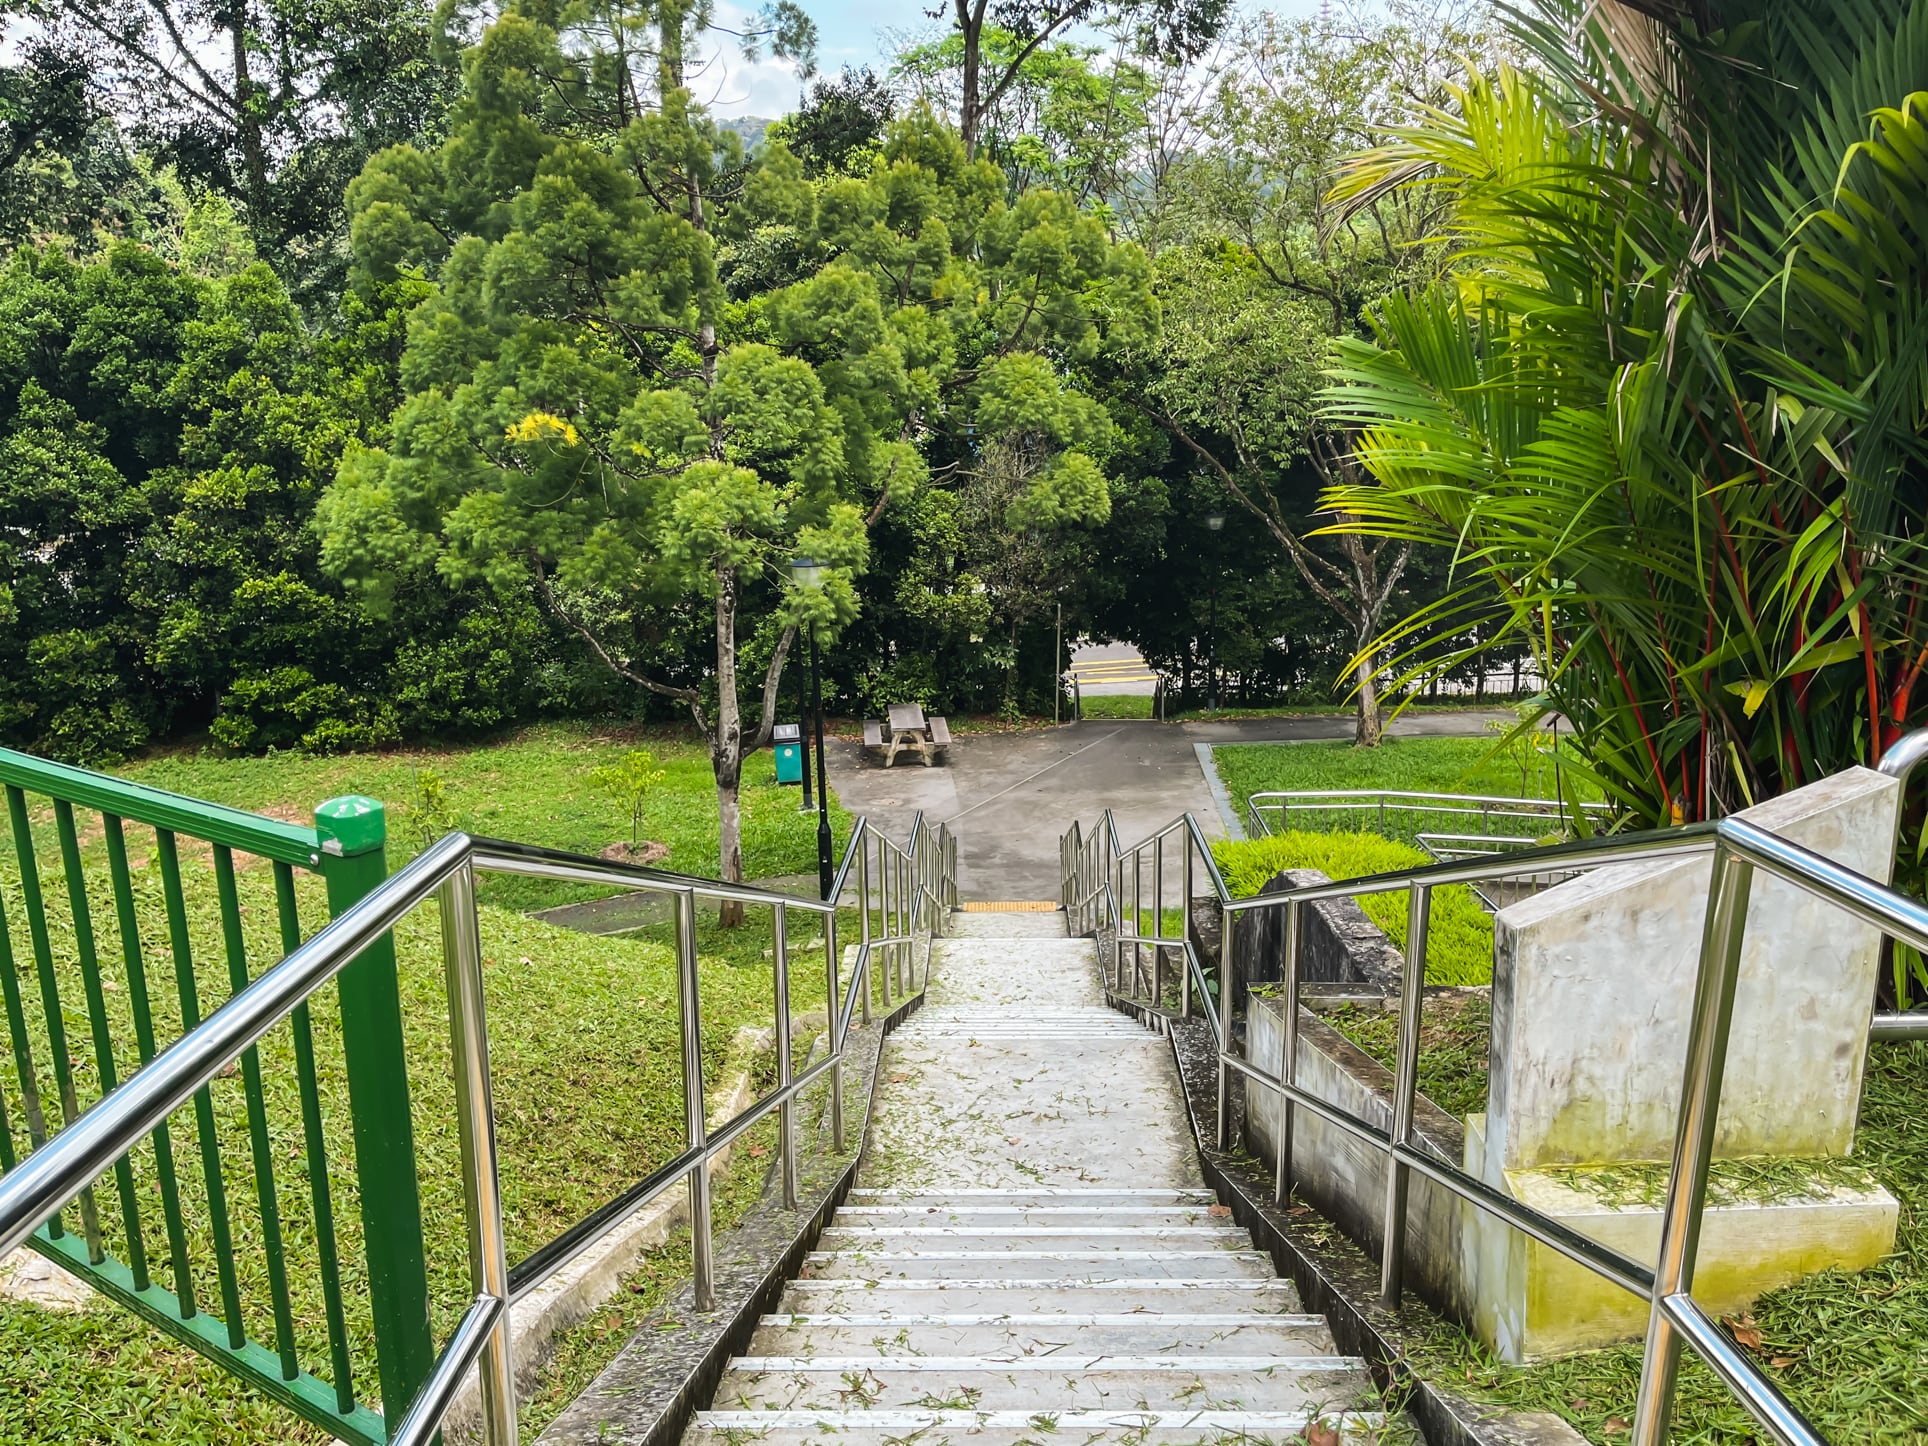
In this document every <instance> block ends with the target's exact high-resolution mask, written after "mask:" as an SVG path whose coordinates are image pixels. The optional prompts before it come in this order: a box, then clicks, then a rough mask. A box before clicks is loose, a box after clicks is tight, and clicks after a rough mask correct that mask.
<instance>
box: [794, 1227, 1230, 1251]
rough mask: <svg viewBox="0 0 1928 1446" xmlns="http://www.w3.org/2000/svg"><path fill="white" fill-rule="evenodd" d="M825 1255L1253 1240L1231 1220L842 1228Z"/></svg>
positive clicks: (827, 1239)
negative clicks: (831, 1252) (1173, 1222)
mask: <svg viewBox="0 0 1928 1446" xmlns="http://www.w3.org/2000/svg"><path fill="white" fill-rule="evenodd" d="M818 1243H819V1248H820V1249H822V1250H824V1251H858V1252H863V1251H870V1250H978V1251H984V1252H987V1253H989V1252H996V1253H997V1254H1000V1255H1006V1254H1010V1253H1012V1252H1020V1253H1022V1252H1028V1251H1053V1252H1055V1251H1061V1250H1077V1249H1083V1250H1085V1251H1087V1252H1089V1253H1092V1254H1108V1253H1110V1252H1112V1251H1152V1252H1157V1251H1161V1250H1164V1249H1166V1248H1167V1247H1171V1248H1175V1249H1179V1250H1250V1249H1251V1248H1252V1237H1251V1236H1250V1235H1249V1234H1248V1233H1246V1232H1245V1231H1243V1230H1241V1229H1239V1228H1238V1227H1237V1226H1236V1225H1234V1224H1232V1223H1231V1221H1229V1220H1228V1221H1226V1222H1225V1223H1224V1224H1223V1225H1222V1226H1221V1225H1219V1224H1216V1223H1213V1224H1209V1225H1205V1224H1201V1225H1151V1226H1139V1225H1131V1226H1092V1225H978V1224H976V1223H972V1224H968V1225H868V1224H866V1225H844V1224H841V1223H839V1224H836V1225H833V1226H831V1227H830V1228H829V1229H828V1230H826V1231H824V1232H823V1237H822V1239H821V1240H820V1241H819V1242H818Z"/></svg>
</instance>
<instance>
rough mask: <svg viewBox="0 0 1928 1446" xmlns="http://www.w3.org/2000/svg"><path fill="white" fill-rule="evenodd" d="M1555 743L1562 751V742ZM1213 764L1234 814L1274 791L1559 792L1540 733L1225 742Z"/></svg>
mask: <svg viewBox="0 0 1928 1446" xmlns="http://www.w3.org/2000/svg"><path fill="white" fill-rule="evenodd" d="M1561 744H1562V751H1563V752H1564V749H1565V747H1566V746H1567V740H1566V739H1565V738H1564V737H1562V739H1561ZM1212 762H1213V763H1214V764H1215V765H1216V766H1217V768H1218V776H1219V778H1220V779H1221V780H1222V781H1223V782H1224V784H1225V791H1226V793H1227V794H1228V795H1229V796H1230V797H1231V799H1232V802H1233V804H1234V805H1235V806H1236V807H1237V808H1238V809H1239V810H1240V812H1241V813H1243V811H1244V809H1245V801H1246V799H1248V798H1250V797H1251V796H1252V795H1253V794H1255V793H1262V792H1266V791H1269V790H1275V789H1342V788H1385V789H1398V790H1403V791H1409V792H1414V793H1483V794H1492V795H1495V796H1499V797H1505V798H1553V797H1555V796H1556V795H1557V793H1558V789H1557V787H1556V782H1555V769H1554V755H1553V752H1552V749H1551V739H1550V738H1548V737H1546V736H1545V735H1539V736H1535V737H1533V738H1526V739H1520V740H1517V741H1515V742H1514V743H1511V744H1504V745H1503V744H1502V740H1501V735H1499V734H1497V733H1495V734H1493V735H1492V736H1491V737H1486V738H1388V739H1387V740H1386V741H1385V742H1383V743H1381V744H1380V745H1379V746H1378V747H1377V748H1357V747H1354V746H1353V745H1352V744H1350V743H1323V742H1322V743H1228V744H1221V745H1220V746H1218V747H1216V748H1214V749H1213V750H1212ZM1571 781H1572V780H1571V778H1570V776H1569V778H1568V782H1569V783H1571ZM1581 796H1582V797H1583V798H1587V797H1594V796H1596V795H1594V794H1592V793H1587V792H1583V793H1582V794H1581Z"/></svg>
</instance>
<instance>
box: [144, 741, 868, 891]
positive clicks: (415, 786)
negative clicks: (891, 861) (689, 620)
mask: <svg viewBox="0 0 1928 1446" xmlns="http://www.w3.org/2000/svg"><path fill="white" fill-rule="evenodd" d="M635 748H647V749H648V750H649V751H650V752H651V753H653V754H654V755H655V756H656V763H657V767H659V768H661V769H662V770H663V774H664V778H663V782H662V783H661V784H660V785H659V786H658V787H657V788H656V790H655V791H654V792H653V793H652V794H651V796H650V799H649V801H648V803H647V804H645V806H644V824H643V835H644V837H645V838H650V839H655V840H658V841H660V842H662V843H665V844H667V845H668V846H669V856H668V858H667V859H665V860H664V861H663V864H662V866H663V867H664V868H669V869H675V870H677V871H678V872H681V873H693V874H704V875H709V876H714V875H715V874H716V872H717V863H718V859H717V813H716V780H715V776H714V774H713V773H712V772H711V769H710V756H709V750H708V748H707V746H705V745H704V744H702V743H701V742H699V741H697V740H696V739H695V738H694V736H693V735H691V734H690V733H689V731H688V730H686V729H667V728H651V729H644V730H635V729H621V728H616V727H612V726H596V725H594V724H590V723H581V722H558V723H541V724H537V725H535V726H532V727H529V728H524V729H520V730H517V731H516V732H514V733H512V734H509V735H506V736H505V737H502V738H500V739H497V740H495V741H493V742H489V743H481V744H474V745H461V746H448V747H437V748H415V749H398V750H395V751H393V752H388V753H350V754H342V755H338V756H334V757H325V758H317V757H312V756H309V755H306V754H299V753H276V754H269V755H268V756H266V757H261V758H238V757H231V756H224V755H219V754H216V753H212V752H207V751H198V750H197V751H189V750H176V751H168V752H162V753H156V754H153V755H151V756H149V757H146V758H142V759H138V760H136V761H134V762H132V763H128V764H125V765H123V766H122V767H121V768H119V769H117V770H116V771H117V772H118V773H120V774H121V775H122V776H123V777H126V778H130V779H133V780H135V781H137V782H140V783H146V784H151V785H153V786H154V787H156V788H165V789H169V790H171V791H173V792H175V793H185V794H187V795H189V796H190V797H193V798H203V799H207V800H209V801H210V802H213V803H225V804H228V805H230V806H231V807H234V808H245V809H248V810H250V811H251V812H255V813H267V814H272V815H273V816H275V817H277V818H282V819H287V820H289V821H290V822H295V823H311V822H312V821H313V815H314V807H315V805H316V804H318V803H321V802H323V801H324V800H326V799H330V798H335V797H339V796H340V795H342V794H348V793H360V794H366V795H368V796H369V797H370V798H375V799H379V800H381V803H382V805H383V807H384V808H385V809H386V810H387V814H388V836H389V854H388V860H389V866H390V867H391V868H392V867H395V866H397V865H399V864H401V863H402V862H404V861H405V860H406V859H407V858H408V857H409V856H411V855H412V854H413V853H414V852H415V851H416V850H417V849H419V848H421V847H422V846H423V845H424V844H425V843H427V842H429V841H430V840H432V839H434V838H437V837H439V836H440V835H442V834H443V833H446V832H447V831H448V830H449V829H451V828H460V829H466V830H467V831H469V832H470V833H473V834H477V835H487V836H489V837H493V838H502V839H511V840H513V841H515V842H518V843H532V844H542V845H544V846H546V847H549V848H559V849H567V850H570V851H571V852H575V853H589V854H594V853H599V852H601V850H602V849H604V848H606V847H607V846H608V845H610V844H613V843H619V842H621V841H623V840H625V839H627V838H628V837H629V817H628V814H627V812H626V810H625V808H624V806H623V805H622V804H621V803H619V802H617V801H616V800H615V799H613V798H611V797H610V796H609V795H608V794H607V793H605V792H604V791H603V790H602V789H600V788H599V787H597V786H596V784H595V783H594V782H593V781H592V780H591V774H592V773H593V772H594V771H595V770H596V769H598V768H600V767H603V766H605V765H607V764H611V763H614V762H616V761H617V760H619V759H620V758H621V757H622V756H623V755H624V754H626V753H628V752H629V751H630V750H631V749H635ZM813 761H814V760H813ZM431 776H432V780H439V783H440V793H441V799H442V805H443V806H442V808H441V810H440V811H439V813H438V812H437V811H436V810H434V809H432V808H430V807H429V799H428V797H427V796H426V795H425V789H424V784H425V783H429V782H431ZM801 801H802V794H801V791H800V790H799V789H797V788H796V787H794V786H791V787H785V786H782V785H779V784H778V783H777V781H776V766H775V763H774V759H773V755H772V754H771V753H770V751H769V750H768V749H765V750H763V751H761V752H758V753H754V754H751V755H750V756H749V757H748V758H746V759H745V760H744V763H743V782H742V810H743V869H744V876H745V877H746V878H752V879H757V878H769V877H773V876H775V875H779V874H796V873H814V872H815V871H816V867H817V816H816V814H815V813H814V812H812V813H801V812H799V811H798V805H799V803H801ZM830 822H831V828H832V830H833V831H834V833H835V835H836V840H837V847H838V848H839V849H841V848H842V847H843V845H844V842H845V841H846V840H847V839H848V838H849V836H850V816H849V814H848V813H846V812H845V811H844V810H843V809H842V808H840V807H838V806H837V805H836V803H835V800H834V798H833V800H832V806H831V817H830ZM480 887H481V895H482V897H483V898H484V899H485V900H487V901H489V902H491V903H496V904H501V905H503V906H504V907H507V908H515V909H523V910H528V909H535V908H542V907H545V906H548V905H552V904H560V903H568V902H572V901H574V900H577V899H586V898H594V897H596V896H597V895H599V894H603V893H607V892H608V890H604V889H597V888H594V887H592V886H588V885H582V884H558V883H554V882H551V881H548V880H541V879H522V878H513V877H509V876H506V875H496V876H493V877H486V878H484V879H483V880H482V881H481V886H480Z"/></svg>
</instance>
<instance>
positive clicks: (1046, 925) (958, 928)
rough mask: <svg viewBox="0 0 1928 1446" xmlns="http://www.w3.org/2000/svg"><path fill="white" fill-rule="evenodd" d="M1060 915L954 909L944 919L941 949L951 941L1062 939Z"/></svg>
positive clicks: (1061, 914)
mask: <svg viewBox="0 0 1928 1446" xmlns="http://www.w3.org/2000/svg"><path fill="white" fill-rule="evenodd" d="M1065 937H1066V935H1065V931H1064V913H1063V911H1062V910H1059V911H1056V912H1051V913H1046V912H1044V911H1042V910H1033V909H1027V910H1025V911H1023V912H1022V913H1019V912H1015V911H1013V912H1002V911H997V910H991V909H957V910H953V911H952V913H951V914H950V915H949V917H947V918H946V919H945V920H944V938H943V939H940V940H938V944H939V945H940V946H941V945H943V944H944V943H945V942H947V941H948V940H952V939H1026V940H1031V939H1063V938H1065Z"/></svg>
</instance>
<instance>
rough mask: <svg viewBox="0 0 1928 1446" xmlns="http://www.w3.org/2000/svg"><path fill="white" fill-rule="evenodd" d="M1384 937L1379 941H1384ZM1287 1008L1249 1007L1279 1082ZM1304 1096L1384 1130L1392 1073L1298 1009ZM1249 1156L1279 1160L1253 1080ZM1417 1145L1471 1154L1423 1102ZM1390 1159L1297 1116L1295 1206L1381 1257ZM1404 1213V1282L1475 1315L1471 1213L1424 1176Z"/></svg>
mask: <svg viewBox="0 0 1928 1446" xmlns="http://www.w3.org/2000/svg"><path fill="white" fill-rule="evenodd" d="M1382 937H1383V936H1382ZM1283 1026H1284V1005H1283V1003H1282V1001H1280V1000H1278V999H1268V998H1263V997H1261V998H1257V999H1254V1000H1253V1001H1252V1010H1251V1015H1250V1022H1249V1026H1248V1038H1249V1039H1250V1041H1251V1048H1250V1058H1251V1060H1252V1063H1253V1064H1255V1065H1257V1066H1258V1067H1259V1068H1260V1069H1263V1070H1265V1071H1266V1072H1267V1073H1268V1074H1272V1075H1275V1076H1276V1075H1278V1074H1279V1073H1280V1070H1281V1068H1282V1065H1283V1062H1284V1057H1285V1037H1284V1027H1283ZM1296 1064H1297V1068H1296V1070H1295V1071H1294V1075H1295V1079H1294V1083H1296V1084H1297V1085H1298V1086H1299V1088H1301V1089H1303V1090H1305V1091H1307V1092H1308V1093H1310V1094H1311V1095H1313V1096H1314V1097H1315V1098H1317V1099H1320V1100H1324V1101H1325V1102H1327V1103H1328V1104H1333V1105H1337V1106H1338V1107H1339V1108H1341V1109H1343V1110H1346V1111H1348V1112H1350V1113H1352V1114H1354V1115H1357V1116H1358V1117H1359V1118H1360V1119H1362V1120H1365V1121H1366V1122H1367V1123H1368V1124H1371V1125H1376V1126H1377V1127H1378V1128H1380V1129H1382V1130H1390V1129H1391V1128H1392V1085H1393V1078H1392V1071H1391V1070H1389V1069H1387V1068H1386V1067H1385V1066H1384V1065H1382V1064H1380V1063H1379V1061H1378V1060H1376V1059H1374V1058H1373V1057H1372V1056H1371V1055H1369V1054H1367V1053H1366V1052H1365V1051H1364V1050H1362V1049H1360V1048H1359V1046H1358V1045H1356V1044H1354V1043H1353V1042H1352V1041H1351V1040H1349V1039H1347V1038H1346V1037H1345V1036H1344V1035H1342V1034H1341V1033H1339V1031H1338V1030H1336V1029H1334V1028H1333V1027H1332V1026H1331V1025H1329V1024H1327V1023H1326V1022H1325V1021H1324V1020H1322V1019H1320V1018H1319V1017H1318V1016H1317V1015H1316V1014H1314V1013H1312V1011H1310V1010H1308V1009H1304V1008H1301V1009H1300V1010H1299V1051H1298V1059H1297V1061H1296ZM1245 1089H1246V1101H1247V1104H1246V1115H1245V1117H1246V1133H1247V1142H1246V1143H1247V1147H1248V1148H1249V1149H1250V1150H1251V1151H1252V1153H1253V1154H1255V1155H1257V1156H1258V1157H1259V1158H1260V1159H1261V1160H1263V1161H1264V1162H1265V1163H1266V1164H1267V1165H1275V1164H1276V1162H1277V1160H1278V1143H1277V1142H1278V1139H1279V1131H1280V1121H1281V1117H1282V1114H1283V1111H1282V1110H1281V1108H1280V1098H1279V1095H1278V1093H1277V1092H1276V1091H1274V1090H1268V1089H1266V1088H1265V1087H1264V1086H1263V1085H1260V1084H1258V1083H1256V1082H1253V1081H1249V1080H1248V1081H1247V1082H1246V1084H1245ZM1413 1130H1414V1135H1415V1139H1414V1143H1415V1144H1416V1145H1417V1146H1418V1147H1419V1148H1421V1149H1424V1150H1429V1151H1431V1152H1432V1153H1434V1154H1436V1155H1438V1156H1439V1157H1440V1158H1441V1159H1443V1160H1447V1161H1449V1162H1451V1163H1452V1164H1455V1165H1457V1164H1459V1163H1460V1160H1461V1158H1462V1157H1463V1154H1464V1150H1465V1130H1464V1127H1463V1126H1462V1125H1461V1124H1460V1122H1459V1121H1458V1120H1456V1119H1454V1118H1453V1117H1452V1116H1451V1115H1449V1114H1447V1113H1446V1112H1445V1111H1444V1110H1442V1109H1440V1108H1439V1106H1438V1105H1436V1104H1434V1103H1433V1102H1432V1101H1431V1100H1429V1099H1427V1098H1426V1097H1425V1096H1424V1095H1420V1096H1418V1097H1417V1099H1416V1100H1415V1102H1414V1111H1413ZM1386 1167H1387V1160H1386V1156H1385V1155H1384V1153H1383V1152H1381V1151H1380V1149H1379V1148H1378V1146H1376V1145H1374V1144H1371V1143H1369V1142H1367V1141H1365V1140H1362V1139H1360V1138H1359V1137H1358V1136H1356V1135H1354V1134H1352V1133H1351V1132H1350V1131H1349V1130H1345V1129H1341V1128H1340V1127H1339V1126H1337V1125H1333V1124H1329V1123H1327V1122H1326V1121H1325V1120H1322V1119H1320V1118H1319V1117H1318V1116H1317V1115H1315V1114H1313V1113H1312V1111H1310V1110H1308V1109H1304V1108H1299V1109H1296V1110H1294V1111H1293V1116H1292V1182H1293V1186H1294V1188H1295V1189H1296V1191H1297V1193H1298V1198H1299V1199H1300V1200H1302V1201H1304V1202H1305V1203H1306V1204H1308V1205H1310V1206H1312V1208H1313V1209H1315V1210H1317V1211H1318V1212H1319V1213H1320V1214H1321V1215H1323V1216H1325V1217H1326V1218H1327V1219H1328V1220H1331V1221H1332V1222H1333V1223H1334V1224H1336V1225H1338V1226H1339V1228H1340V1229H1342V1230H1343V1231H1345V1232H1346V1234H1347V1235H1349V1236H1351V1237H1352V1238H1353V1239H1354V1240H1356V1241H1358V1242H1359V1243H1360V1245H1361V1246H1363V1247H1364V1249H1365V1250H1366V1251H1367V1252H1368V1253H1370V1254H1372V1255H1375V1256H1376V1255H1378V1253H1379V1250H1380V1246H1381V1242H1382V1241H1383V1240H1384V1239H1385V1226H1384V1222H1385V1209H1386ZM1409 1179H1410V1182H1411V1183H1410V1185H1409V1187H1408V1192H1407V1205H1406V1279H1407V1281H1408V1282H1409V1283H1410V1284H1411V1285H1412V1286H1413V1288H1414V1289H1415V1290H1417V1291H1418V1293H1419V1294H1420V1295H1421V1296H1423V1297H1424V1298H1425V1299H1426V1300H1428V1301H1430V1302H1431V1303H1432V1304H1433V1305H1435V1306H1437V1307H1438V1308H1440V1309H1442V1310H1445V1311H1448V1312H1450V1313H1453V1314H1458V1315H1465V1314H1466V1313H1468V1312H1470V1310H1471V1306H1472V1301H1471V1298H1470V1296H1469V1295H1468V1294H1467V1289H1466V1284H1465V1281H1464V1272H1463V1271H1462V1269H1461V1268H1460V1264H1459V1258H1460V1254H1461V1238H1462V1235H1463V1232H1464V1229H1465V1226H1464V1223H1463V1222H1464V1217H1465V1214H1466V1212H1468V1211H1469V1210H1470V1209H1471V1207H1470V1206H1467V1205H1465V1204H1463V1203H1461V1202H1460V1201H1459V1200H1458V1199H1457V1198H1456V1197H1454V1196H1453V1195H1452V1194H1450V1193H1449V1192H1448V1191H1445V1190H1442V1189H1441V1188H1439V1187H1438V1186H1437V1185H1435V1184H1433V1183H1432V1182H1431V1181H1430V1180H1427V1179H1425V1178H1424V1177H1423V1176H1420V1175H1417V1174H1414V1175H1411V1176H1409Z"/></svg>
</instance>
